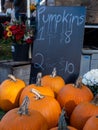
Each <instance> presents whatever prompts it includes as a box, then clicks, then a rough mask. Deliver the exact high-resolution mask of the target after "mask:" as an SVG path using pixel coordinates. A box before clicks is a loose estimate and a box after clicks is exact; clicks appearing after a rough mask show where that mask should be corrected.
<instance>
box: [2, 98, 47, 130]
mask: <svg viewBox="0 0 98 130" xmlns="http://www.w3.org/2000/svg"><path fill="white" fill-rule="evenodd" d="M28 103H29V98H28V97H27V96H26V97H25V99H24V100H23V103H22V105H21V106H20V107H19V108H14V109H12V110H9V111H8V112H7V113H6V114H5V115H4V116H3V118H2V119H1V122H0V130H48V124H47V121H46V119H45V118H44V117H43V116H42V115H41V113H40V112H38V111H35V110H29V109H28Z"/></svg>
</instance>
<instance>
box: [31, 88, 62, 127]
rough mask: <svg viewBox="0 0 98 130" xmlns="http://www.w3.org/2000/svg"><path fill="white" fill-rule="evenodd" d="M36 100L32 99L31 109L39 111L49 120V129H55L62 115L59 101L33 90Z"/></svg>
mask: <svg viewBox="0 0 98 130" xmlns="http://www.w3.org/2000/svg"><path fill="white" fill-rule="evenodd" d="M32 92H33V93H34V94H35V98H32V97H30V103H29V109H32V110H37V111H39V112H40V113H41V114H42V115H43V116H44V117H45V118H46V120H47V122H48V125H49V128H52V127H55V126H56V125H57V123H58V119H59V116H60V113H61V108H60V105H59V103H58V101H57V100H56V99H55V98H53V97H51V96H45V95H41V94H40V93H39V92H38V91H37V90H36V89H32Z"/></svg>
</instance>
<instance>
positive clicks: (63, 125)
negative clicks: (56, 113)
mask: <svg viewBox="0 0 98 130" xmlns="http://www.w3.org/2000/svg"><path fill="white" fill-rule="evenodd" d="M65 118H66V112H65V110H64V109H63V110H62V113H61V115H60V118H59V121H58V126H57V127H54V128H51V129H50V130H77V129H76V128H74V127H72V126H68V125H67V122H66V119H65Z"/></svg>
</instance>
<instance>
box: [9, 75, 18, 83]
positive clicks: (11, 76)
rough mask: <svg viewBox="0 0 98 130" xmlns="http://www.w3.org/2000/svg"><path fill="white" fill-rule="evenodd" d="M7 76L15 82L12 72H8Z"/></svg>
mask: <svg viewBox="0 0 98 130" xmlns="http://www.w3.org/2000/svg"><path fill="white" fill-rule="evenodd" d="M8 78H10V79H11V80H13V81H15V82H16V81H17V80H16V78H15V76H14V75H12V74H9V75H8Z"/></svg>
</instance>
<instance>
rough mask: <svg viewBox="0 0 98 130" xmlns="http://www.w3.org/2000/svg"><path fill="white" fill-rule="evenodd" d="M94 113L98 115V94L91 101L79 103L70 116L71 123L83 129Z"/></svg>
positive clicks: (80, 129)
mask: <svg viewBox="0 0 98 130" xmlns="http://www.w3.org/2000/svg"><path fill="white" fill-rule="evenodd" d="M93 115H98V95H96V96H95V98H94V99H93V100H92V101H91V102H86V101H85V102H82V103H80V104H78V105H77V106H76V107H75V109H74V110H73V112H72V114H71V116H70V124H71V125H72V126H73V127H75V128H77V129H79V130H82V129H83V127H84V125H85V123H86V121H87V120H88V119H89V118H90V117H91V116H93Z"/></svg>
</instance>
